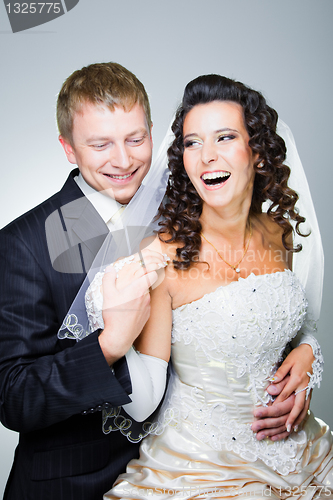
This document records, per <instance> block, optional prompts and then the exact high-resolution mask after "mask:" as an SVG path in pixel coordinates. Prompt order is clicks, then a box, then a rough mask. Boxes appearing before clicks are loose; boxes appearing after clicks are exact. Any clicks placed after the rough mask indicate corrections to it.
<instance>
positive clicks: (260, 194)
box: [103, 75, 333, 499]
mask: <svg viewBox="0 0 333 500" xmlns="http://www.w3.org/2000/svg"><path fill="white" fill-rule="evenodd" d="M276 123H277V114H276V112H275V111H274V110H273V109H272V108H270V107H269V106H268V105H267V104H266V102H265V99H264V98H263V96H262V95H261V94H260V93H258V92H255V91H253V90H251V89H249V88H248V87H246V86H245V85H243V84H241V83H239V82H235V81H233V80H230V79H227V78H224V77H221V76H218V75H207V76H201V77H199V78H197V79H195V80H193V81H192V82H190V83H189V84H188V85H187V87H186V89H185V93H184V97H183V101H182V104H181V106H180V108H179V109H178V111H177V114H176V118H175V121H174V124H173V127H172V129H173V132H174V134H175V139H174V141H173V143H172V145H171V147H170V149H169V152H168V154H169V168H170V170H171V176H170V179H169V185H168V189H167V200H168V201H167V203H166V205H165V206H164V207H163V208H162V209H161V210H160V212H161V215H162V216H163V217H164V219H163V222H162V223H161V230H160V234H159V238H158V239H155V240H154V241H153V242H152V243H151V245H150V248H151V249H152V250H153V251H155V250H157V251H161V247H162V252H163V253H164V254H167V255H168V258H169V259H170V261H169V262H170V263H169V265H168V266H167V268H166V269H165V271H164V272H165V276H164V279H161V280H160V283H159V285H158V286H156V287H155V288H154V290H153V291H152V292H151V315H150V319H149V321H148V322H147V324H146V326H145V328H144V330H143V332H142V334H141V335H140V337H139V338H138V339H137V341H136V345H135V347H136V349H137V350H138V351H140V352H141V353H144V355H148V356H151V357H153V358H157V359H160V360H164V361H165V362H168V361H169V357H170V355H171V357H172V361H173V367H174V373H172V375H171V380H170V381H169V385H168V390H167V394H166V398H165V401H164V403H163V405H162V408H161V411H160V414H159V418H158V422H157V423H156V424H155V427H154V435H151V436H149V437H148V438H146V439H145V440H144V441H143V442H142V444H141V448H140V458H139V459H137V460H132V461H131V462H130V463H129V464H128V467H127V472H126V473H125V474H122V475H121V476H120V477H119V478H118V480H117V481H116V483H115V485H114V487H113V488H112V490H110V491H109V492H108V493H107V494H106V495H105V497H104V498H105V499H112V498H132V499H143V498H146V497H147V496H153V497H154V496H158V497H160V498H170V497H174V496H175V497H181V498H186V499H189V498H231V497H235V496H247V495H250V496H251V497H252V496H253V498H256V499H261V498H266V497H273V498H287V497H291V496H292V497H295V498H300V497H305V498H306V499H308V498H309V499H310V498H313V497H316V498H331V495H332V490H331V488H332V481H333V472H332V465H333V463H332V462H333V461H332V457H333V455H332V436H331V432H330V430H329V428H328V426H327V425H325V424H324V423H323V422H322V421H320V420H316V419H315V418H314V417H313V415H312V414H311V413H310V412H309V414H308V416H307V417H306V419H305V421H304V422H303V423H302V425H300V427H299V428H297V426H296V427H295V428H294V430H293V431H292V432H288V433H287V432H286V435H287V437H286V438H285V439H284V440H282V441H277V442H273V441H271V440H269V439H266V440H263V441H258V440H257V439H256V437H255V435H254V433H253V432H252V430H251V427H250V425H251V422H252V420H253V411H254V409H255V407H256V406H258V405H267V404H268V403H269V400H270V396H269V395H268V394H267V392H266V388H267V385H268V384H269V380H270V379H271V377H272V375H273V374H274V372H275V370H276V366H277V364H278V363H279V361H280V359H281V355H282V353H283V351H284V350H285V347H286V345H287V344H288V343H289V342H291V341H292V340H293V339H295V337H296V335H297V334H298V332H299V331H303V332H306V333H307V332H311V331H313V329H314V321H313V320H314V319H316V318H315V316H316V309H318V307H317V304H316V303H315V302H316V300H317V301H318V293H317V291H316V290H315V289H313V288H314V287H313V283H312V284H311V285H312V293H311V289H310V292H309V294H308V296H306V293H305V290H304V287H303V286H302V283H301V281H300V277H302V275H304V273H305V274H306V271H305V268H304V267H305V266H302V268H301V269H300V270H299V272H298V273H297V272H293V271H292V269H293V268H294V266H293V256H297V255H298V254H300V255H301V254H302V245H301V244H299V243H297V244H296V238H297V239H298V240H297V241H299V240H300V239H302V238H300V237H303V241H304V246H305V245H306V241H307V239H308V238H309V239H310V238H311V237H313V236H314V235H313V234H312V235H310V236H309V235H308V234H307V233H305V232H303V231H302V223H303V222H304V221H305V219H304V217H303V214H302V213H301V212H300V213H299V212H298V210H297V209H296V208H295V203H296V201H297V198H298V197H297V194H296V193H295V191H293V190H292V189H290V188H289V187H288V185H287V181H288V177H289V173H290V170H289V167H287V166H286V165H284V163H283V162H284V160H285V145H284V142H283V140H282V139H281V138H280V137H279V136H278V135H277V134H276ZM267 200H268V202H269V208H268V210H267V209H265V210H267V211H264V210H263V204H264V203H265V202H267ZM293 228H294V229H293ZM293 233H294V238H292V236H293ZM294 261H296V259H295V258H294ZM124 267H126V266H124ZM161 272H162V271H161ZM107 276H108V275H107V274H106V275H105V277H104V283H103V288H105V287H106V286H107V279H108V277H107ZM303 284H304V283H303ZM307 291H308V289H307ZM316 294H317V296H316ZM319 295H320V294H319ZM319 300H320V299H319ZM309 343H311V342H309ZM314 352H315V353H316V345H315V346H314ZM318 364H319V360H318V359H317V361H316V362H315V363H314V365H313V368H314V376H315V374H316V371H319V368H318ZM309 390H310V388H308V387H301V388H300V389H298V390H297V391H296V393H300V392H302V391H306V392H307V393H308V392H309ZM289 430H290V429H288V431H289Z"/></svg>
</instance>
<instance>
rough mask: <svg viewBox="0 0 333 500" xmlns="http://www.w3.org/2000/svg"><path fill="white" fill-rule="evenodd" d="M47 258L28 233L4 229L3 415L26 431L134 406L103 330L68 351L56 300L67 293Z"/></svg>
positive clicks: (0, 243)
mask: <svg viewBox="0 0 333 500" xmlns="http://www.w3.org/2000/svg"><path fill="white" fill-rule="evenodd" d="M36 237H37V235H36ZM39 257H40V256H39ZM39 257H38V256H36V255H34V254H33V252H32V251H31V248H29V247H28V246H27V245H26V244H25V242H24V241H23V240H22V238H21V237H20V235H16V234H13V233H11V231H10V230H8V229H7V230H3V231H2V232H1V238H0V275H1V294H0V295H1V296H0V340H1V350H0V391H1V400H0V415H1V421H2V423H3V424H4V425H5V426H7V427H8V428H10V429H13V430H16V431H22V432H28V431H32V430H36V429H40V428H43V427H47V426H49V425H52V424H54V423H56V422H59V421H63V420H65V419H67V418H69V417H70V416H72V415H74V414H78V413H80V412H84V411H87V410H92V409H94V410H95V409H101V408H102V407H103V406H104V405H109V406H119V405H122V404H126V403H128V402H130V398H129V397H128V395H127V394H126V392H125V390H124V389H123V387H122V386H121V385H120V384H119V382H118V381H117V379H116V377H115V376H114V375H113V373H112V370H110V367H109V364H108V363H107V361H106V359H105V356H104V355H103V352H102V349H101V347H100V343H99V338H98V333H94V334H92V335H90V336H88V337H87V338H85V339H83V340H81V341H80V342H78V343H76V344H75V345H73V346H71V347H68V348H67V349H64V350H61V345H60V343H59V340H58V338H57V331H58V328H59V326H60V322H61V321H62V318H59V317H58V316H59V314H57V313H59V311H57V306H56V302H57V301H59V302H61V301H62V297H61V294H62V293H63V294H64V293H65V291H64V290H61V289H59V288H56V287H54V286H53V283H51V282H50V280H49V276H48V275H47V273H46V272H45V269H43V266H42V264H41V259H40V258H39ZM140 314H142V313H141V312H140ZM125 324H126V317H125V318H123V327H124V326H125ZM138 333H139V332H138ZM138 333H137V334H138ZM137 334H134V338H135V337H136V335H137ZM63 342H65V341H63ZM69 342H70V341H69Z"/></svg>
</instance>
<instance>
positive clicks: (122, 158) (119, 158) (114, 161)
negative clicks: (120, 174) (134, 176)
mask: <svg viewBox="0 0 333 500" xmlns="http://www.w3.org/2000/svg"><path fill="white" fill-rule="evenodd" d="M111 165H112V166H113V167H120V168H129V167H130V166H131V165H132V157H131V155H130V152H129V151H128V150H127V147H126V146H125V145H117V146H116V147H115V148H114V149H113V151H112V153H111Z"/></svg>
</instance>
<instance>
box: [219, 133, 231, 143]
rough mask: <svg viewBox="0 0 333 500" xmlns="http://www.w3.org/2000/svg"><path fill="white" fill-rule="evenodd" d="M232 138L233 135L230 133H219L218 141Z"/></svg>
mask: <svg viewBox="0 0 333 500" xmlns="http://www.w3.org/2000/svg"><path fill="white" fill-rule="evenodd" d="M232 139H235V136H234V135H232V134H228V135H220V137H219V138H218V142H224V141H231V140H232Z"/></svg>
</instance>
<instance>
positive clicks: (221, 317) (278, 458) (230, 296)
mask: <svg viewBox="0 0 333 500" xmlns="http://www.w3.org/2000/svg"><path fill="white" fill-rule="evenodd" d="M306 308H307V301H306V299H305V294H304V290H303V288H302V286H301V284H300V283H299V281H298V279H297V277H296V276H295V275H294V274H293V273H292V272H291V271H289V270H286V271H284V272H278V273H275V274H267V275H260V276H256V275H253V274H252V275H250V276H248V277H247V278H246V279H242V278H241V279H239V280H238V281H236V282H232V283H231V284H230V285H228V286H225V287H220V288H218V289H217V290H215V291H214V292H212V293H209V294H207V295H205V296H204V297H202V298H201V299H199V300H196V301H194V302H192V303H190V304H187V305H184V306H181V307H179V308H177V309H176V310H175V311H174V312H173V333H172V344H173V345H172V358H173V363H174V368H175V372H176V374H175V376H174V379H173V381H172V384H173V386H172V390H169V393H170V396H169V400H168V402H167V403H165V404H164V407H163V408H162V412H161V414H160V417H159V426H158V428H157V431H156V434H161V433H162V432H163V430H164V428H165V427H166V426H170V425H171V426H174V427H176V428H177V429H179V430H180V431H181V428H182V425H186V426H187V429H188V430H190V432H191V433H193V436H195V438H196V439H200V440H201V441H203V442H205V443H208V444H209V445H210V446H211V447H212V448H213V449H215V450H223V449H226V450H228V451H232V452H234V453H236V454H238V455H239V456H240V457H242V458H243V459H244V460H247V461H250V462H253V461H255V460H257V459H261V460H262V461H263V462H265V463H266V464H267V465H268V466H269V467H271V468H273V469H274V470H277V471H278V472H279V473H280V474H282V475H286V474H288V473H289V472H291V471H294V470H295V468H296V465H297V463H298V461H299V458H300V456H301V454H302V453H303V451H304V448H305V446H306V435H305V432H304V431H302V430H300V431H299V432H298V433H292V434H291V435H290V436H289V437H288V438H287V439H285V440H283V441H279V442H272V441H267V440H264V441H257V439H256V437H255V435H254V433H253V432H252V430H251V428H250V425H251V422H252V421H253V415H252V410H253V406H254V405H256V404H266V403H267V402H268V401H269V396H268V394H267V393H266V392H265V388H266V387H267V385H268V383H269V382H268V380H267V379H268V378H269V377H270V376H271V375H272V374H273V373H274V371H275V370H276V366H277V363H278V362H279V361H280V358H281V355H282V352H283V350H284V349H285V346H286V344H287V343H288V342H290V341H291V340H292V338H293V337H294V336H295V335H296V334H297V332H298V330H299V329H300V327H301V326H302V323H303V320H304V318H305V316H306ZM186 352H187V354H186ZM186 356H188V358H186ZM188 360H189V361H188ZM191 360H193V364H196V366H195V369H196V371H197V374H196V375H195V376H192V380H191V379H190V378H187V373H188V372H189V366H188V364H187V363H188V362H189V363H191ZM183 364H186V367H183V366H182V365H183ZM212 376H214V378H215V380H218V378H219V377H220V378H221V384H220V386H218V383H215V385H214V389H212V388H211V386H210V381H211V380H212ZM195 381H196V382H197V383H196V385H192V384H194V383H195ZM206 381H207V384H206ZM242 405H243V406H244V409H242ZM239 408H241V410H239Z"/></svg>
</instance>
